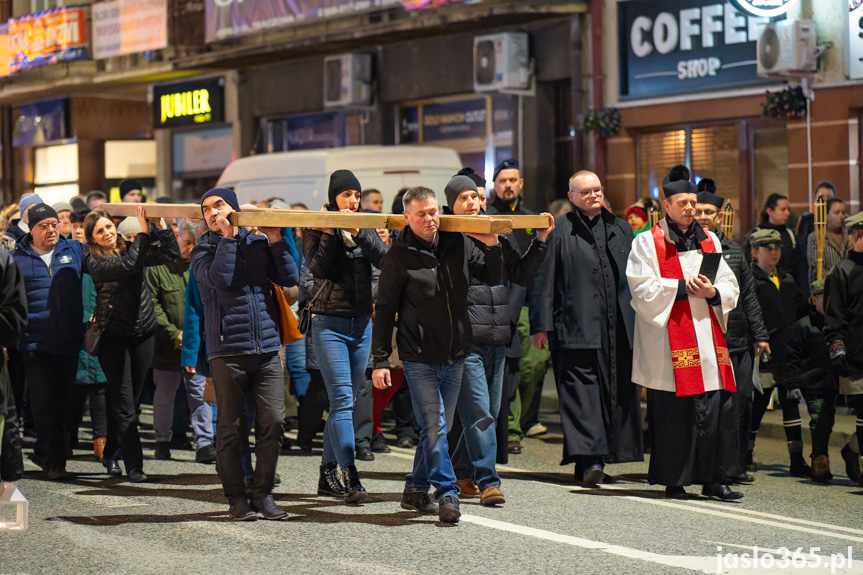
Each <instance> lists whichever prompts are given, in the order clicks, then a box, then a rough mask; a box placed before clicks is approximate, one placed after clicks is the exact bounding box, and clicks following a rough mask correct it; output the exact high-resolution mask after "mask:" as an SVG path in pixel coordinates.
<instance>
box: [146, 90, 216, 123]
mask: <svg viewBox="0 0 863 575" xmlns="http://www.w3.org/2000/svg"><path fill="white" fill-rule="evenodd" d="M222 83H223V80H222V79H221V78H217V79H215V80H208V81H204V82H185V83H183V84H172V85H170V86H154V87H153V126H154V127H156V128H170V127H174V126H188V125H193V124H212V123H216V122H222V121H224V118H225V111H224V107H225V106H224V92H225V89H224V87H223V85H222Z"/></svg>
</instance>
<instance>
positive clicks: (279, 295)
mask: <svg viewBox="0 0 863 575" xmlns="http://www.w3.org/2000/svg"><path fill="white" fill-rule="evenodd" d="M273 297H274V298H275V300H276V307H278V308H279V337H280V339H281V342H282V345H287V344H289V343H293V342H295V341H297V340H298V339H303V334H302V333H301V332H300V330H299V326H298V323H297V318H296V317H294V312H292V311H291V306H290V305H288V298H286V297H285V292H284V291H282V287H281V286H279V285H276V284H275V283H274V284H273Z"/></svg>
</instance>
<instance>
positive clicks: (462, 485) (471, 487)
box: [455, 479, 479, 499]
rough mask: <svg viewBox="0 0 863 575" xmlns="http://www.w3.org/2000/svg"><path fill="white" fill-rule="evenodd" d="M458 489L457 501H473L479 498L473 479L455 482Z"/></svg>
mask: <svg viewBox="0 0 863 575" xmlns="http://www.w3.org/2000/svg"><path fill="white" fill-rule="evenodd" d="M455 485H456V487H458V498H459V499H475V498H477V497H479V489H478V488H477V486H476V483H474V482H473V479H459V480H458V481H456V482H455Z"/></svg>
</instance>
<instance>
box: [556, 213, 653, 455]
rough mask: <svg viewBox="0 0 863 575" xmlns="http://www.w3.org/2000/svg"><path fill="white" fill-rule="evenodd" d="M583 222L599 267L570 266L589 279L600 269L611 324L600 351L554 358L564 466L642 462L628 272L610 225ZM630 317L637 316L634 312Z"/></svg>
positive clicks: (599, 297)
mask: <svg viewBox="0 0 863 575" xmlns="http://www.w3.org/2000/svg"><path fill="white" fill-rule="evenodd" d="M582 221H583V222H584V223H585V224H586V225H587V227H588V228H590V230H591V232H592V234H593V238H594V242H595V243H594V245H595V249H594V250H592V251H593V252H594V254H595V255H596V257H595V258H594V259H595V261H594V262H588V261H576V262H567V263H568V265H572V266H579V267H580V269H581V270H583V271H582V273H589V272H588V270H590V268H591V265H590V264H591V263H593V264H598V265H596V266H595V267H593V270H594V271H593V274H601V275H600V282H601V286H602V288H603V289H600V290H598V291H599V293H597V294H596V295H593V296H592V297H593V299H594V300H596V305H599V306H601V307H602V310H603V316H604V317H603V319H604V320H606V321H599V322H597V323H598V324H599V329H600V331H601V341H602V346H601V347H600V348H599V349H553V350H552V353H551V359H552V366H553V368H554V376H555V382H556V384H557V393H558V398H559V400H560V420H561V425H562V427H563V437H564V445H563V460H562V461H561V465H566V464H568V463H578V458H579V456H603V458H604V460H605V461H606V462H607V463H622V462H627V461H642V460H643V459H644V446H643V433H642V427H641V402H640V399H639V389H638V386H637V385H635V384H634V383H632V380H631V375H632V348H631V346H630V343H629V341H630V340H629V336H628V335H627V332H626V327H625V325H624V321H623V318H622V312H623V310H621V308H620V304H619V302H618V297H617V285H618V282H619V281H620V276H621V274H622V273H623V270H618V269H617V267H616V266H615V264H614V261H613V259H612V257H610V256H609V246H608V226H607V225H606V223H605V221H604V219H603V218H602V217H597V218H594V219H593V220H588V219H587V218H582ZM626 306H627V307H629V303H628V302H627V303H626ZM626 311H627V312H628V313H632V310H631V308H630V309H628V310H626ZM570 319H571V321H579V318H577V317H574V318H570ZM593 327H594V329H595V328H596V327H597V326H593Z"/></svg>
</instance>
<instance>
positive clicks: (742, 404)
mask: <svg viewBox="0 0 863 575" xmlns="http://www.w3.org/2000/svg"><path fill="white" fill-rule="evenodd" d="M754 357H755V356H754V354H753V352H752V350H751V349H748V350H744V351H735V352H732V353H731V365H732V367H733V368H734V381H735V382H736V383H737V393H736V394H735V396H734V406H735V409H736V410H737V451H738V453H739V454H740V465H741V467H742V468H743V469H746V465H747V464H748V463H749V430H750V428H751V426H752V402H753V400H754V393H755V384H754V383H752V370H753V368H754V365H753V363H752V362H753V360H754ZM762 417H763V414H762Z"/></svg>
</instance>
